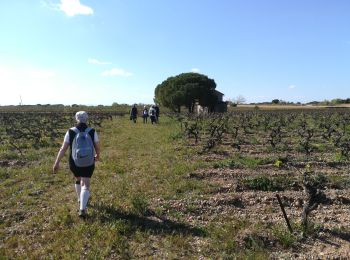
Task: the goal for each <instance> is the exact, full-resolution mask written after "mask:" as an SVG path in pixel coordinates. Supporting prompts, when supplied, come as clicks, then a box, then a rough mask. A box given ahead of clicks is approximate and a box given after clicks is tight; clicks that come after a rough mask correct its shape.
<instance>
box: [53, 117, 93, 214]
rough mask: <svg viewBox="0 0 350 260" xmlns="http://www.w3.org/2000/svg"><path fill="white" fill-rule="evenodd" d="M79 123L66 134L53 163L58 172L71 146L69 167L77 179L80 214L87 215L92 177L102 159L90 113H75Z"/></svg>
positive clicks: (76, 187)
mask: <svg viewBox="0 0 350 260" xmlns="http://www.w3.org/2000/svg"><path fill="white" fill-rule="evenodd" d="M75 119H76V121H77V125H76V126H75V127H72V128H70V129H69V130H68V131H67V132H66V135H65V136H64V141H63V144H62V147H61V149H60V150H59V152H58V154H57V158H56V161H55V163H54V165H53V173H56V172H57V170H58V168H59V164H60V161H61V159H62V158H63V156H64V154H65V152H66V151H67V149H68V147H70V155H69V168H70V170H71V171H72V173H73V174H74V177H75V179H76V182H75V191H76V193H77V196H78V202H79V216H80V217H82V218H84V217H86V205H87V202H88V200H89V197H90V178H91V176H92V174H93V172H94V169H95V161H98V160H100V143H99V138H98V135H97V133H96V131H95V129H93V128H90V127H88V125H87V119H88V114H87V113H86V112H85V111H79V112H77V113H76V114H75Z"/></svg>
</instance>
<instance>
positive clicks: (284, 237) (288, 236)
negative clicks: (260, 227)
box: [272, 226, 297, 248]
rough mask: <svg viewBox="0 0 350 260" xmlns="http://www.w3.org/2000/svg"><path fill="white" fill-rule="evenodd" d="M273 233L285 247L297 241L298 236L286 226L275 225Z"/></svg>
mask: <svg viewBox="0 0 350 260" xmlns="http://www.w3.org/2000/svg"><path fill="white" fill-rule="evenodd" d="M272 233H273V235H274V237H276V239H277V240H278V242H279V243H280V244H281V245H282V246H283V247H284V248H291V247H293V246H294V245H296V243H297V237H296V236H295V235H294V234H292V233H290V231H289V230H288V229H286V228H285V227H284V226H283V227H282V226H274V227H273V228H272Z"/></svg>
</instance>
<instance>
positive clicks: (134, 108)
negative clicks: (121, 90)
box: [130, 104, 137, 123]
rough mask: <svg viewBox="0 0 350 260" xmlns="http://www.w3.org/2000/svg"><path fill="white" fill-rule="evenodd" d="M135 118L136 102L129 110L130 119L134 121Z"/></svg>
mask: <svg viewBox="0 0 350 260" xmlns="http://www.w3.org/2000/svg"><path fill="white" fill-rule="evenodd" d="M136 119H137V107H136V104H135V105H133V106H132V108H131V111H130V120H132V121H134V123H136Z"/></svg>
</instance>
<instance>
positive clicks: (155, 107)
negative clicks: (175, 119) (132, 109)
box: [154, 104, 159, 123]
mask: <svg viewBox="0 0 350 260" xmlns="http://www.w3.org/2000/svg"><path fill="white" fill-rule="evenodd" d="M154 109H155V110H156V120H157V123H158V121H159V106H158V104H155V106H154Z"/></svg>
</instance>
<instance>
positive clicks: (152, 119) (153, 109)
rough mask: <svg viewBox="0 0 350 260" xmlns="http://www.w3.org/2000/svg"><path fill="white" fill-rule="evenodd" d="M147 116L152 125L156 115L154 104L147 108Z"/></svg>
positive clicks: (155, 121) (155, 120)
mask: <svg viewBox="0 0 350 260" xmlns="http://www.w3.org/2000/svg"><path fill="white" fill-rule="evenodd" d="M149 116H150V118H151V123H152V125H153V124H155V123H157V115H156V109H155V105H152V106H151V108H150V109H149Z"/></svg>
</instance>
